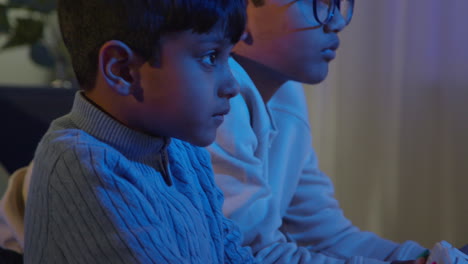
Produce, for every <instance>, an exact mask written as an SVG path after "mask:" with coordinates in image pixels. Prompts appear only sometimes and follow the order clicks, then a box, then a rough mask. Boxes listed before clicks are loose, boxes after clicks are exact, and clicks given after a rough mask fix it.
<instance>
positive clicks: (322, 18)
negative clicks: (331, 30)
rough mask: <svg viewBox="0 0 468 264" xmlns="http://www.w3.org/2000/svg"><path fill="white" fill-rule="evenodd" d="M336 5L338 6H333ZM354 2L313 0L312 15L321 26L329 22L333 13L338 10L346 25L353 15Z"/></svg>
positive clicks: (352, 0) (350, 0)
mask: <svg viewBox="0 0 468 264" xmlns="http://www.w3.org/2000/svg"><path fill="white" fill-rule="evenodd" d="M335 4H338V6H335ZM353 7H354V0H338V1H335V0H314V15H315V17H316V19H317V21H318V22H319V23H321V24H326V23H328V22H330V19H332V17H333V12H335V10H336V9H337V8H338V9H339V11H340V13H341V16H342V17H343V19H344V20H345V21H346V24H348V23H349V22H350V21H351V17H352V15H353Z"/></svg>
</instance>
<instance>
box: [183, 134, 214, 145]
mask: <svg viewBox="0 0 468 264" xmlns="http://www.w3.org/2000/svg"><path fill="white" fill-rule="evenodd" d="M215 139H216V134H215V135H214V136H211V135H204V136H201V137H197V138H191V139H186V140H185V141H187V142H189V143H190V144H192V145H194V146H197V147H208V146H209V145H211V144H212V143H213V142H214V141H215ZM182 140H183V139H182Z"/></svg>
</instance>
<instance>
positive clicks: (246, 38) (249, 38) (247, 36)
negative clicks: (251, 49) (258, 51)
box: [240, 28, 253, 45]
mask: <svg viewBox="0 0 468 264" xmlns="http://www.w3.org/2000/svg"><path fill="white" fill-rule="evenodd" d="M240 41H242V42H245V44H247V45H252V44H253V37H252V33H250V30H249V29H248V28H247V29H245V31H244V33H242V35H241V37H240Z"/></svg>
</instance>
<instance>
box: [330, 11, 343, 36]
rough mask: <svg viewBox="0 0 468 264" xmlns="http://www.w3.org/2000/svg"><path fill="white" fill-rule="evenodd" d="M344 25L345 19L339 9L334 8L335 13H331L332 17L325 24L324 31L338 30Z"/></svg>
mask: <svg viewBox="0 0 468 264" xmlns="http://www.w3.org/2000/svg"><path fill="white" fill-rule="evenodd" d="M345 27H346V21H345V19H344V17H343V15H341V13H340V10H338V8H335V13H334V14H333V18H332V19H331V20H330V22H328V23H327V24H326V25H325V31H327V32H336V33H338V32H340V31H342V30H343V29H344V28H345Z"/></svg>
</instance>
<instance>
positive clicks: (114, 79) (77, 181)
mask: <svg viewBox="0 0 468 264" xmlns="http://www.w3.org/2000/svg"><path fill="white" fill-rule="evenodd" d="M58 17H59V22H60V28H61V32H62V35H63V38H64V41H65V44H66V46H67V48H68V50H69V52H70V54H71V59H72V64H73V68H74V70H75V73H76V76H77V79H78V81H79V83H80V85H81V88H82V91H80V92H77V94H76V97H75V101H74V105H73V107H72V110H71V112H70V113H69V114H68V115H65V116H63V117H61V118H59V119H57V120H55V121H54V122H53V123H52V124H51V127H50V128H49V131H48V132H47V133H46V135H45V136H44V137H43V139H42V140H41V142H40V144H39V146H38V148H37V151H36V153H35V157H34V168H33V172H32V178H31V186H30V190H29V195H28V200H27V205H26V217H25V251H24V253H25V263H113V264H115V263H251V262H252V256H251V253H250V250H249V249H248V248H243V247H241V246H240V243H239V242H240V233H239V232H238V230H237V229H236V227H235V225H234V224H233V223H232V222H231V221H229V220H227V219H226V218H224V216H223V214H222V211H221V207H222V202H223V195H222V193H221V192H220V191H219V190H218V189H217V187H216V186H215V183H214V178H213V174H212V170H211V165H210V160H209V155H208V154H207V152H206V151H205V150H204V149H203V148H200V147H196V146H206V145H208V144H210V143H212V142H213V140H214V138H215V135H216V129H217V127H218V126H219V125H220V124H221V123H222V122H223V116H224V115H225V114H227V112H228V111H229V99H230V98H231V97H233V96H234V95H236V94H237V93H238V85H237V83H236V81H235V79H234V78H233V76H232V73H231V70H230V68H229V65H228V58H229V55H230V51H231V49H232V46H233V44H234V43H236V42H237V41H238V40H239V37H240V36H241V34H242V32H243V30H244V25H245V3H244V0H224V1H220V0H190V1H169V0H160V1H154V0H153V1H152V0H133V1H123V0H92V1H88V0H59V2H58ZM192 144H193V145H192ZM194 145H195V146H194Z"/></svg>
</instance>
